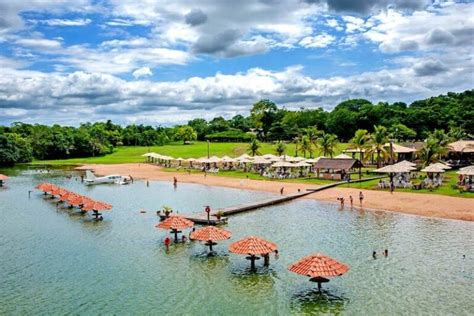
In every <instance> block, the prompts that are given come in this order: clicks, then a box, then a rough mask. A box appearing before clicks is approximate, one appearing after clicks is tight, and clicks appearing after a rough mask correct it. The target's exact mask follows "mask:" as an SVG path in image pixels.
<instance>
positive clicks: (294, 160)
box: [142, 153, 350, 168]
mask: <svg viewBox="0 0 474 316" xmlns="http://www.w3.org/2000/svg"><path fill="white" fill-rule="evenodd" d="M142 156H143V157H150V158H154V159H157V160H162V161H178V162H183V161H186V162H189V163H199V164H208V163H209V164H212V163H244V164H247V163H249V164H253V165H269V166H270V167H272V168H306V167H311V166H312V164H314V163H316V162H318V160H319V159H320V158H324V157H318V158H310V159H306V158H303V157H292V156H287V155H282V156H276V155H272V154H266V155H262V156H250V155H248V154H243V155H241V156H239V157H236V158H232V157H229V156H223V157H217V156H211V157H209V158H208V157H202V158H187V159H184V158H181V157H179V158H173V157H170V156H166V155H161V154H157V153H146V154H143V155H142ZM335 158H338V157H335ZM339 158H340V159H344V158H350V157H339Z"/></svg>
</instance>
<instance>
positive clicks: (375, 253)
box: [372, 250, 377, 259]
mask: <svg viewBox="0 0 474 316" xmlns="http://www.w3.org/2000/svg"><path fill="white" fill-rule="evenodd" d="M372 258H374V259H377V252H376V251H375V250H374V252H372Z"/></svg>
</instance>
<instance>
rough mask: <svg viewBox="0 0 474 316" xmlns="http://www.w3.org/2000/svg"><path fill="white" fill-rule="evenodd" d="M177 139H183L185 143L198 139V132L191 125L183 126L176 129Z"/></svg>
mask: <svg viewBox="0 0 474 316" xmlns="http://www.w3.org/2000/svg"><path fill="white" fill-rule="evenodd" d="M176 139H177V140H182V141H183V144H186V142H190V141H193V140H196V139H197V134H196V132H195V131H194V129H193V128H192V127H191V126H187V125H186V126H181V127H179V128H178V130H177V131H176Z"/></svg>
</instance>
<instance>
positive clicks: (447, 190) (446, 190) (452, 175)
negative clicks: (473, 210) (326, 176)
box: [344, 171, 474, 198]
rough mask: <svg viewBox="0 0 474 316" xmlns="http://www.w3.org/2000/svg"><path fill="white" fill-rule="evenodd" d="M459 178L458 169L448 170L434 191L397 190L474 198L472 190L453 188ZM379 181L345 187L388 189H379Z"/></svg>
mask: <svg viewBox="0 0 474 316" xmlns="http://www.w3.org/2000/svg"><path fill="white" fill-rule="evenodd" d="M421 174H422V176H423V178H424V177H425V174H424V173H421ZM457 179H458V175H457V174H456V171H448V172H446V173H445V174H444V181H443V184H442V185H441V186H440V187H438V188H436V189H434V190H432V191H430V190H428V189H422V190H413V189H400V188H397V189H395V190H396V191H397V192H412V193H430V194H441V195H449V196H456V197H464V198H474V193H472V192H464V193H459V190H457V189H453V188H452V185H454V184H456V182H457ZM412 181H413V182H414V183H419V182H421V180H420V179H416V180H412ZM378 182H379V180H372V181H367V182H361V183H350V184H346V185H344V187H346V188H360V189H368V190H381V191H388V189H379V188H378Z"/></svg>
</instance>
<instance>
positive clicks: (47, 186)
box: [35, 182, 57, 192]
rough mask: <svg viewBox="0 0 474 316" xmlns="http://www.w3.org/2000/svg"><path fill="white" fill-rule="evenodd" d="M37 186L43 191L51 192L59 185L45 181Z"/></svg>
mask: <svg viewBox="0 0 474 316" xmlns="http://www.w3.org/2000/svg"><path fill="white" fill-rule="evenodd" d="M35 188H36V189H38V190H41V191H43V192H51V191H52V190H54V189H56V188H57V186H55V185H54V184H51V183H48V182H43V183H40V184H38V185H37V186H36V187H35Z"/></svg>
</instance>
